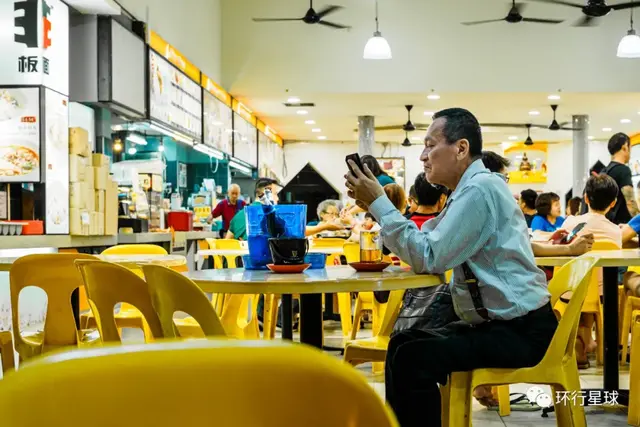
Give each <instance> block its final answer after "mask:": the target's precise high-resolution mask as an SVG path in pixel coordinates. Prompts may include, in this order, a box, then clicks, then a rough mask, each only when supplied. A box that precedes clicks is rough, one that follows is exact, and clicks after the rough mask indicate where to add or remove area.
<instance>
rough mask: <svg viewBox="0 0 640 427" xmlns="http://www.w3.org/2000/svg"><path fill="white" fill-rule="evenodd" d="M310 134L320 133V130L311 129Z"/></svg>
mask: <svg viewBox="0 0 640 427" xmlns="http://www.w3.org/2000/svg"><path fill="white" fill-rule="evenodd" d="M311 132H314V133H319V132H322V129H319V128H315V129H311Z"/></svg>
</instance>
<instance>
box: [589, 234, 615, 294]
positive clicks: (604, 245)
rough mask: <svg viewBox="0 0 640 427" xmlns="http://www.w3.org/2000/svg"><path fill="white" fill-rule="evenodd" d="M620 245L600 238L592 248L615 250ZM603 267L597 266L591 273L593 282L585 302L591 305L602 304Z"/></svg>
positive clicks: (595, 249)
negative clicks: (601, 281)
mask: <svg viewBox="0 0 640 427" xmlns="http://www.w3.org/2000/svg"><path fill="white" fill-rule="evenodd" d="M618 249H620V247H619V246H618V245H616V244H615V243H614V242H612V241H609V240H598V241H595V242H593V247H592V250H594V251H614V250H618ZM601 271H602V268H596V269H594V270H593V273H591V283H590V284H589V290H588V291H587V297H586V298H585V301H584V304H585V305H588V306H590V307H598V306H600V280H599V279H600V272H601Z"/></svg>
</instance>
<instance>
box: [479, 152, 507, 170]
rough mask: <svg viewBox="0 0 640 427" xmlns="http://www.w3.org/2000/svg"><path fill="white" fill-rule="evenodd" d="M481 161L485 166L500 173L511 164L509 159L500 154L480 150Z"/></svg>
mask: <svg viewBox="0 0 640 427" xmlns="http://www.w3.org/2000/svg"><path fill="white" fill-rule="evenodd" d="M482 163H484V167H485V168H487V169H489V170H490V171H491V172H496V173H500V172H502V170H503V169H507V168H508V167H509V166H511V161H510V160H509V159H507V158H506V157H502V156H501V155H500V154H497V153H494V152H493V151H483V152H482Z"/></svg>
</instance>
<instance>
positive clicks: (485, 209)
mask: <svg viewBox="0 0 640 427" xmlns="http://www.w3.org/2000/svg"><path fill="white" fill-rule="evenodd" d="M369 211H370V212H371V214H372V215H373V216H374V217H375V218H376V219H377V220H378V222H379V223H380V225H381V226H382V231H381V234H382V238H383V240H384V244H385V246H387V247H388V248H389V249H391V250H392V251H393V252H394V253H395V254H396V255H398V256H399V257H400V259H402V260H403V261H405V262H406V263H408V264H409V265H411V267H412V268H413V270H414V271H416V272H417V273H433V274H441V273H444V272H445V271H447V270H451V269H453V277H452V280H451V283H450V289H451V293H452V296H453V299H454V307H455V309H456V312H457V314H458V316H459V317H460V318H461V319H463V320H465V321H468V322H470V323H478V322H480V321H482V319H481V318H479V316H477V313H475V310H474V306H473V305H472V302H471V299H470V298H469V295H468V287H467V285H466V284H465V278H464V273H463V271H462V268H461V265H462V264H463V263H464V262H465V261H466V262H467V264H468V265H469V268H470V269H471V271H472V272H473V273H474V274H475V276H476V277H477V279H478V282H479V283H478V285H479V288H480V295H481V298H482V303H483V305H484V307H485V308H486V309H487V310H488V313H489V318H491V319H502V320H509V319H513V318H516V317H520V316H523V315H525V314H527V313H528V312H530V311H533V310H536V309H538V308H540V307H542V306H544V305H545V304H546V303H547V302H548V301H549V297H550V296H549V292H548V290H547V282H546V278H545V275H544V273H543V272H542V270H540V269H539V268H538V267H537V266H536V264H535V261H534V256H533V250H532V249H531V243H530V242H529V239H528V232H527V223H526V221H525V218H524V215H523V213H522V211H521V210H520V208H519V207H518V205H517V204H516V201H515V199H514V197H513V195H512V194H511V192H510V191H509V188H508V186H507V184H506V183H505V181H504V180H503V179H502V178H500V177H499V176H498V175H496V174H493V173H491V172H489V170H488V169H486V168H485V167H484V165H483V164H482V161H481V160H476V161H475V162H473V163H472V164H471V165H470V166H469V168H467V170H466V171H465V173H464V174H463V175H462V178H461V180H460V182H459V183H458V186H457V187H456V189H455V191H454V192H453V193H452V194H451V196H450V197H449V200H448V201H447V204H446V206H445V209H444V210H443V211H442V213H441V214H440V215H439V216H438V217H436V218H434V219H431V220H429V221H427V222H425V223H424V224H423V225H422V230H418V228H417V226H416V225H415V223H414V222H413V221H409V220H407V219H406V218H404V216H403V215H402V214H401V213H400V212H399V211H398V210H397V209H396V208H395V207H394V206H393V204H391V202H390V201H389V199H388V198H387V197H386V196H380V197H379V198H378V199H376V200H375V201H374V202H373V203H372V204H371V206H370V207H369ZM470 304H471V305H470Z"/></svg>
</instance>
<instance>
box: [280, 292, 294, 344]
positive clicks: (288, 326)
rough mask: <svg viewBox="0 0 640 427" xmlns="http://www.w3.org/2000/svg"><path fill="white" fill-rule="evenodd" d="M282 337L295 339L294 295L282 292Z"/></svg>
mask: <svg viewBox="0 0 640 427" xmlns="http://www.w3.org/2000/svg"><path fill="white" fill-rule="evenodd" d="M282 339H283V340H289V341H291V340H293V296H292V295H291V294H282Z"/></svg>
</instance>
